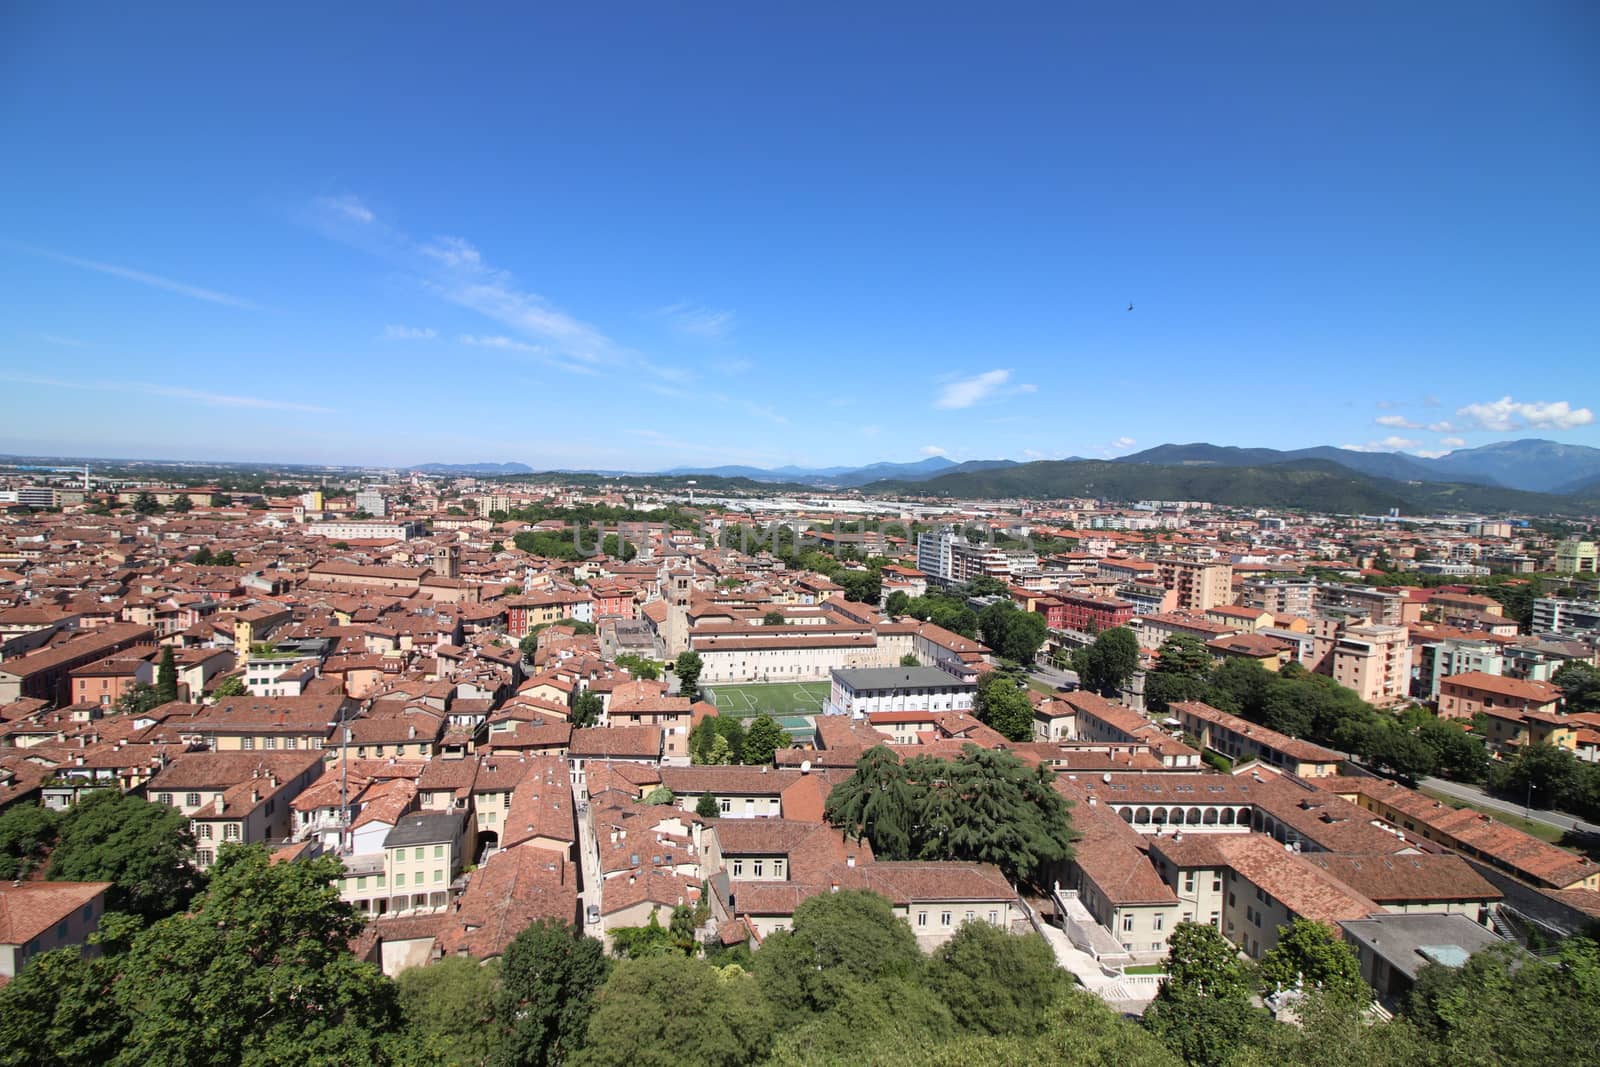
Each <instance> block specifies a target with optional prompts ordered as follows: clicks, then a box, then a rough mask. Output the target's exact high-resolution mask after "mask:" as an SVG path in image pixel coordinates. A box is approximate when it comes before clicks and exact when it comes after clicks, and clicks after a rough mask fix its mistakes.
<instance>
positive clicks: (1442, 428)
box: [1428, 421, 1460, 433]
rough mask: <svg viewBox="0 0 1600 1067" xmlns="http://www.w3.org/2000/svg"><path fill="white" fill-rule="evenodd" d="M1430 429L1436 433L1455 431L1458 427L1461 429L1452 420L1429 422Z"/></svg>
mask: <svg viewBox="0 0 1600 1067" xmlns="http://www.w3.org/2000/svg"><path fill="white" fill-rule="evenodd" d="M1428 429H1430V430H1432V431H1433V432H1434V433H1455V432H1456V431H1457V430H1458V429H1460V427H1458V426H1456V425H1455V424H1453V423H1451V422H1448V421H1443V422H1430V423H1428Z"/></svg>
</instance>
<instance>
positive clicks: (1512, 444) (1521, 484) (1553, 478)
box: [1427, 438, 1600, 493]
mask: <svg viewBox="0 0 1600 1067" xmlns="http://www.w3.org/2000/svg"><path fill="white" fill-rule="evenodd" d="M1427 462H1428V464H1429V465H1430V466H1431V467H1432V468H1433V469H1434V470H1435V471H1438V472H1440V473H1442V474H1444V475H1445V476H1447V477H1450V478H1453V479H1454V480H1455V481H1463V482H1464V481H1482V480H1486V479H1493V480H1494V481H1495V482H1498V483H1499V484H1501V485H1508V486H1511V487H1513V488H1516V489H1533V490H1537V491H1539V492H1543V493H1570V492H1572V491H1573V490H1574V489H1576V488H1578V487H1579V486H1581V485H1583V484H1584V483H1586V482H1589V481H1592V480H1593V479H1595V478H1600V448H1590V447H1589V446H1587V445H1568V444H1562V443H1561V442H1559V441H1544V440H1540V439H1539V438H1525V439H1523V440H1520V441H1496V442H1494V443H1493V444H1488V445H1483V446H1482V447H1480V448H1464V449H1458V450H1457V451H1455V452H1451V453H1450V454H1449V455H1447V456H1440V457H1439V458H1438V459H1433V460H1428V461H1427Z"/></svg>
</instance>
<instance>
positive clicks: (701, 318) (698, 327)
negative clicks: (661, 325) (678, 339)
mask: <svg viewBox="0 0 1600 1067" xmlns="http://www.w3.org/2000/svg"><path fill="white" fill-rule="evenodd" d="M650 315H651V317H652V318H657V319H663V320H665V321H666V322H668V323H669V324H670V325H671V326H672V328H673V329H675V330H677V331H679V332H680V333H686V334H690V335H692V336H695V337H722V336H724V335H726V334H727V333H729V332H730V331H731V330H732V329H733V327H734V313H733V312H731V311H722V310H719V309H717V308H708V307H702V306H701V305H699V304H691V303H689V302H688V301H680V302H678V303H676V304H668V305H667V306H666V307H661V308H656V310H655V311H653V312H651V313H650Z"/></svg>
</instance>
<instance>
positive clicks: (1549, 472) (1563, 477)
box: [1114, 438, 1600, 493]
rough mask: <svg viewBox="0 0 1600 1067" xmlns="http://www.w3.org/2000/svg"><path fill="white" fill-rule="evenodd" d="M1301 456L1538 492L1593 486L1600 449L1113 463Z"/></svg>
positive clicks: (1599, 470) (1173, 448)
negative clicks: (1433, 455) (1429, 455)
mask: <svg viewBox="0 0 1600 1067" xmlns="http://www.w3.org/2000/svg"><path fill="white" fill-rule="evenodd" d="M1302 460H1328V461H1331V462H1333V463H1337V464H1339V465H1340V466H1342V467H1348V468H1350V469H1351V470H1354V471H1360V472H1361V473H1362V474H1368V475H1372V476H1373V477H1377V478H1392V479H1394V480H1396V481H1406V482H1465V483H1468V484H1471V485H1490V486H1497V487H1500V488H1504V489H1522V490H1526V491H1528V492H1536V493H1572V492H1576V491H1578V490H1588V489H1592V488H1593V486H1594V484H1595V483H1596V481H1597V480H1600V448H1590V447H1588V446H1587V445H1566V444H1561V443H1560V442H1558V441H1544V440H1539V439H1537V438H1527V439H1524V440H1520V441H1496V442H1494V443H1493V444H1487V445H1483V446H1481V447H1479V448H1461V449H1457V450H1455V451H1454V452H1449V453H1447V454H1445V455H1443V456H1439V457H1437V458H1428V457H1426V456H1413V455H1408V454H1407V453H1404V452H1361V451H1357V450H1355V449H1351V448H1333V447H1331V446H1328V445H1322V446H1319V447H1316V448H1299V449H1294V450H1291V451H1280V450H1278V449H1275V448H1233V447H1230V446H1222V445H1211V444H1204V443H1196V444H1188V445H1157V446H1156V447H1155V448H1149V449H1146V450H1145V451H1143V452H1135V453H1134V454H1133V455H1130V456H1121V457H1118V458H1117V459H1116V460H1115V461H1114V462H1117V463H1144V464H1156V465H1161V466H1212V467H1265V466H1273V465H1276V464H1279V463H1296V462H1300V461H1302Z"/></svg>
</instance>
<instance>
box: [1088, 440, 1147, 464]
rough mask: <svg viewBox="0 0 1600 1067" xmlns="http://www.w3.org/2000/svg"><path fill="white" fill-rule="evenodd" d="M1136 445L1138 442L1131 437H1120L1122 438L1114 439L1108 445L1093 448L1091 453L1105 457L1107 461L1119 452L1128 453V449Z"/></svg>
mask: <svg viewBox="0 0 1600 1067" xmlns="http://www.w3.org/2000/svg"><path fill="white" fill-rule="evenodd" d="M1138 443H1139V442H1138V441H1135V440H1134V439H1133V438H1131V437H1128V436H1122V437H1118V438H1116V439H1115V440H1114V441H1112V442H1111V443H1110V444H1105V445H1100V446H1098V447H1096V448H1094V449H1093V451H1094V452H1096V453H1098V454H1099V455H1102V456H1105V457H1106V458H1108V459H1109V458H1110V457H1112V456H1115V455H1116V454H1117V453H1119V452H1126V451H1128V449H1130V448H1132V447H1133V446H1134V445H1136V444H1138Z"/></svg>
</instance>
